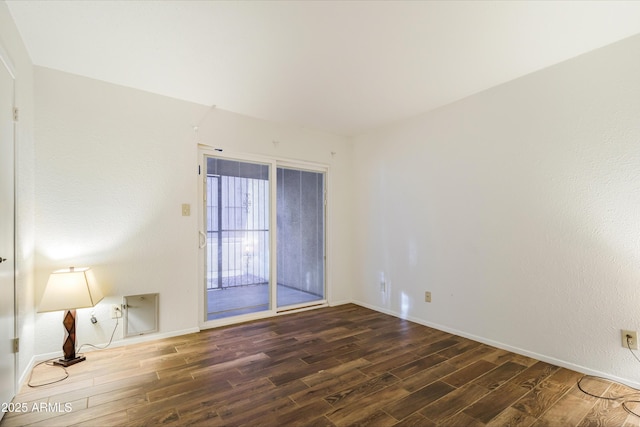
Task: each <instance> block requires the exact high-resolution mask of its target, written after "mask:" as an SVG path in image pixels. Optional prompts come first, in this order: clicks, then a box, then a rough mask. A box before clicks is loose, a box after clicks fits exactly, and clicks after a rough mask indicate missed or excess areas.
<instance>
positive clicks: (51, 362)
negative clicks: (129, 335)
mask: <svg viewBox="0 0 640 427" xmlns="http://www.w3.org/2000/svg"><path fill="white" fill-rule="evenodd" d="M118 319H119V318H118V317H116V325H115V326H114V327H113V331H112V332H111V338H109V342H108V343H107V344H106V345H105V346H103V347H99V346H97V345H93V344H82V345H81V346H80V347H78V349H77V350H76V353H79V352H80V350H81V349H82V347H84V346H89V347H93V348H95V349H96V350H104V349H105V348H107V347H109V346H110V345H111V342H112V341H113V337H114V336H115V334H116V330H117V329H118V324H119V323H120V321H119V320H118ZM57 359H58V358H57V357H54V358H53V359H47V360H43V361H42V362H38V363H36V365H35V366H34V367H33V368H32V369H31V373H30V374H29V381H27V385H28V386H29V387H31V388H36V387H42V386H45V385H49V384H55V383H59V382H61V381H64V380H66V379H67V378H69V372H67V368H66V367H64V366H62V365H54V364H53V362H54V361H55V360H57ZM45 364H46V365H48V366H53V367H56V366H57V367H59V368H62V370H63V371H64V376H63V377H62V378H58V379H56V380H53V381H49V382H46V383H42V384H31V378H32V377H33V371H35V370H36V368H37V367H38V366H40V365H45Z"/></svg>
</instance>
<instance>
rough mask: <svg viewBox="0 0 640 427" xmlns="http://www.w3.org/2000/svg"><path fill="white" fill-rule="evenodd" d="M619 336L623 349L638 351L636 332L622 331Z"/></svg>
mask: <svg viewBox="0 0 640 427" xmlns="http://www.w3.org/2000/svg"><path fill="white" fill-rule="evenodd" d="M621 335H622V346H623V347H624V348H631V350H637V349H638V332H636V331H625V330H624V329H623V330H622V333H621ZM627 340H628V341H627Z"/></svg>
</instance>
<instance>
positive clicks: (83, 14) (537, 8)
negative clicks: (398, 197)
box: [7, 0, 640, 135]
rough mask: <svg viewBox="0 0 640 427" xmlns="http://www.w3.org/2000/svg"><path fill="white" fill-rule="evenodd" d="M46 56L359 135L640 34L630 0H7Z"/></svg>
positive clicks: (102, 75) (35, 57) (37, 56)
mask: <svg viewBox="0 0 640 427" xmlns="http://www.w3.org/2000/svg"><path fill="white" fill-rule="evenodd" d="M7 4H8V6H9V9H10V11H11V14H12V15H13V17H14V20H15V22H16V25H17V26H18V29H19V31H20V33H21V35H22V38H23V39H24V42H25V45H26V47H27V50H28V52H29V54H30V55H31V59H32V61H33V63H34V64H36V65H40V66H44V67H50V68H54V69H58V70H63V71H66V72H70V73H74V74H79V75H84V76H88V77H92V78H95V79H99V80H104V81H107V82H112V83H117V84H120V85H124V86H129V87H133V88H138V89H143V90H146V91H150V92H154V93H158V94H162V95H167V96H171V97H175V98H179V99H183V100H188V101H193V102H197V103H200V104H205V105H216V106H217V107H218V108H221V109H225V110H229V111H234V112H237V113H242V114H246V115H250V116H254V117H259V118H263V119H268V120H272V121H276V122H284V123H288V124H293V125H298V126H305V127H311V128H315V129H320V130H325V131H329V132H333V133H337V134H342V135H354V134H358V133H362V132H364V131H366V130H368V129H371V128H374V127H377V126H380V125H383V124H386V123H389V122H393V121H396V120H399V119H402V118H405V117H410V116H415V115H417V114H420V113H423V112H426V111H429V110H432V109H434V108H437V107H439V106H442V105H444V104H447V103H450V102H452V101H455V100H457V99H460V98H463V97H465V96H468V95H471V94H473V93H476V92H479V91H482V90H484V89H487V88H489V87H492V86H495V85H498V84H500V83H503V82H506V81H509V80H512V79H514V78H517V77H520V76H522V75H525V74H528V73H531V72H533V71H535V70H538V69H541V68H544V67H548V66H550V65H553V64H555V63H558V62H560V61H563V60H566V59H568V58H571V57H574V56H576V55H579V54H581V53H584V52H587V51H590V50H593V49H595V48H598V47H601V46H604V45H607V44H610V43H612V42H615V41H617V40H620V39H622V38H625V37H629V36H631V35H634V34H637V33H640V2H638V1H627V2H616V1H585V2H583V1H568V2H560V1H530V2H527V1H512V2H509V1H468V2H467V1H422V2H421V1H408V2H401V1H276V2H272V1H251V2H239V1H234V2H223V1H159V0H158V1H29V0H20V1H7Z"/></svg>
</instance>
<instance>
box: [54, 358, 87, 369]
mask: <svg viewBox="0 0 640 427" xmlns="http://www.w3.org/2000/svg"><path fill="white" fill-rule="evenodd" d="M83 360H87V358H86V357H84V356H78V357H74V358H73V359H58V360H55V361H54V362H53V364H54V365H58V366H64V367H67V366H71V365H75V364H76V363H78V362H82V361H83Z"/></svg>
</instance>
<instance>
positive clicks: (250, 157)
mask: <svg viewBox="0 0 640 427" xmlns="http://www.w3.org/2000/svg"><path fill="white" fill-rule="evenodd" d="M208 157H218V158H223V159H227V160H237V161H241V162H242V161H244V162H254V163H261V164H268V165H269V188H270V192H269V198H270V199H269V203H270V206H269V215H270V218H269V226H270V230H271V231H270V233H269V234H270V240H269V250H270V252H271V253H270V255H269V264H270V271H269V277H270V281H269V285H270V288H269V289H270V298H269V310H265V311H260V312H256V313H250V314H245V315H239V316H234V317H228V318H223V319H218V320H207V319H206V313H207V299H206V294H205V292H206V280H207V279H206V274H205V266H206V265H205V263H206V259H205V258H206V232H205V231H203V229H204V227H205V225H204V224H205V220H206V209H207V208H206V203H205V200H204V195H205V188H206V180H207V171H206V158H208ZM280 166H282V167H289V168H295V169H300V170H309V171H314V172H323V173H324V174H325V192H327V194H328V187H329V185H328V181H329V166H328V165H324V164H318V163H311V162H305V161H297V160H288V159H276V158H273V157H267V156H260V155H254V154H246V153H234V152H227V151H222V150H219V149H216V148H214V147H212V146H209V145H205V144H199V145H198V171H199V176H198V195H199V196H198V198H199V202H198V203H199V206H198V233H199V236H198V241H199V247H200V250H199V252H198V295H199V297H198V320H199V326H200V329H208V328H215V327H219V326H225V325H230V324H235V323H240V322H245V321H250V320H256V319H263V318H267V317H273V316H277V315H281V314H289V313H292V312H294V311H304V310H309V309H314V308H318V307H326V306H328V300H329V299H328V293H329V288H330V286H329V274H328V270H329V265H328V264H329V262H328V260H329V256H328V253H327V251H328V247H329V245H328V234H329V232H328V230H329V228H328V227H329V225H328V222H329V220H328V217H329V215H328V210H327V204H328V202H327V201H326V200H327V199H328V195H327V194H325V202H326V204H325V210H324V219H325V232H324V239H325V242H324V245H325V260H324V261H325V262H324V270H325V272H324V288H325V289H324V291H325V296H324V299H323V300H322V301H318V303H313V304H312V305H311V306H309V305H308V304H301V305H300V307H297V306H291V307H287V309H286V310H281V311H278V307H277V301H276V287H275V286H271V284H272V283H276V282H277V280H276V278H277V277H278V276H277V274H278V271H277V262H276V261H277V260H276V256H275V254H276V253H277V236H276V235H277V233H275V230H276V225H277V212H276V205H277V203H276V200H277V185H276V184H277V182H276V172H277V169H278V167H280ZM203 236H204V245H203Z"/></svg>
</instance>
